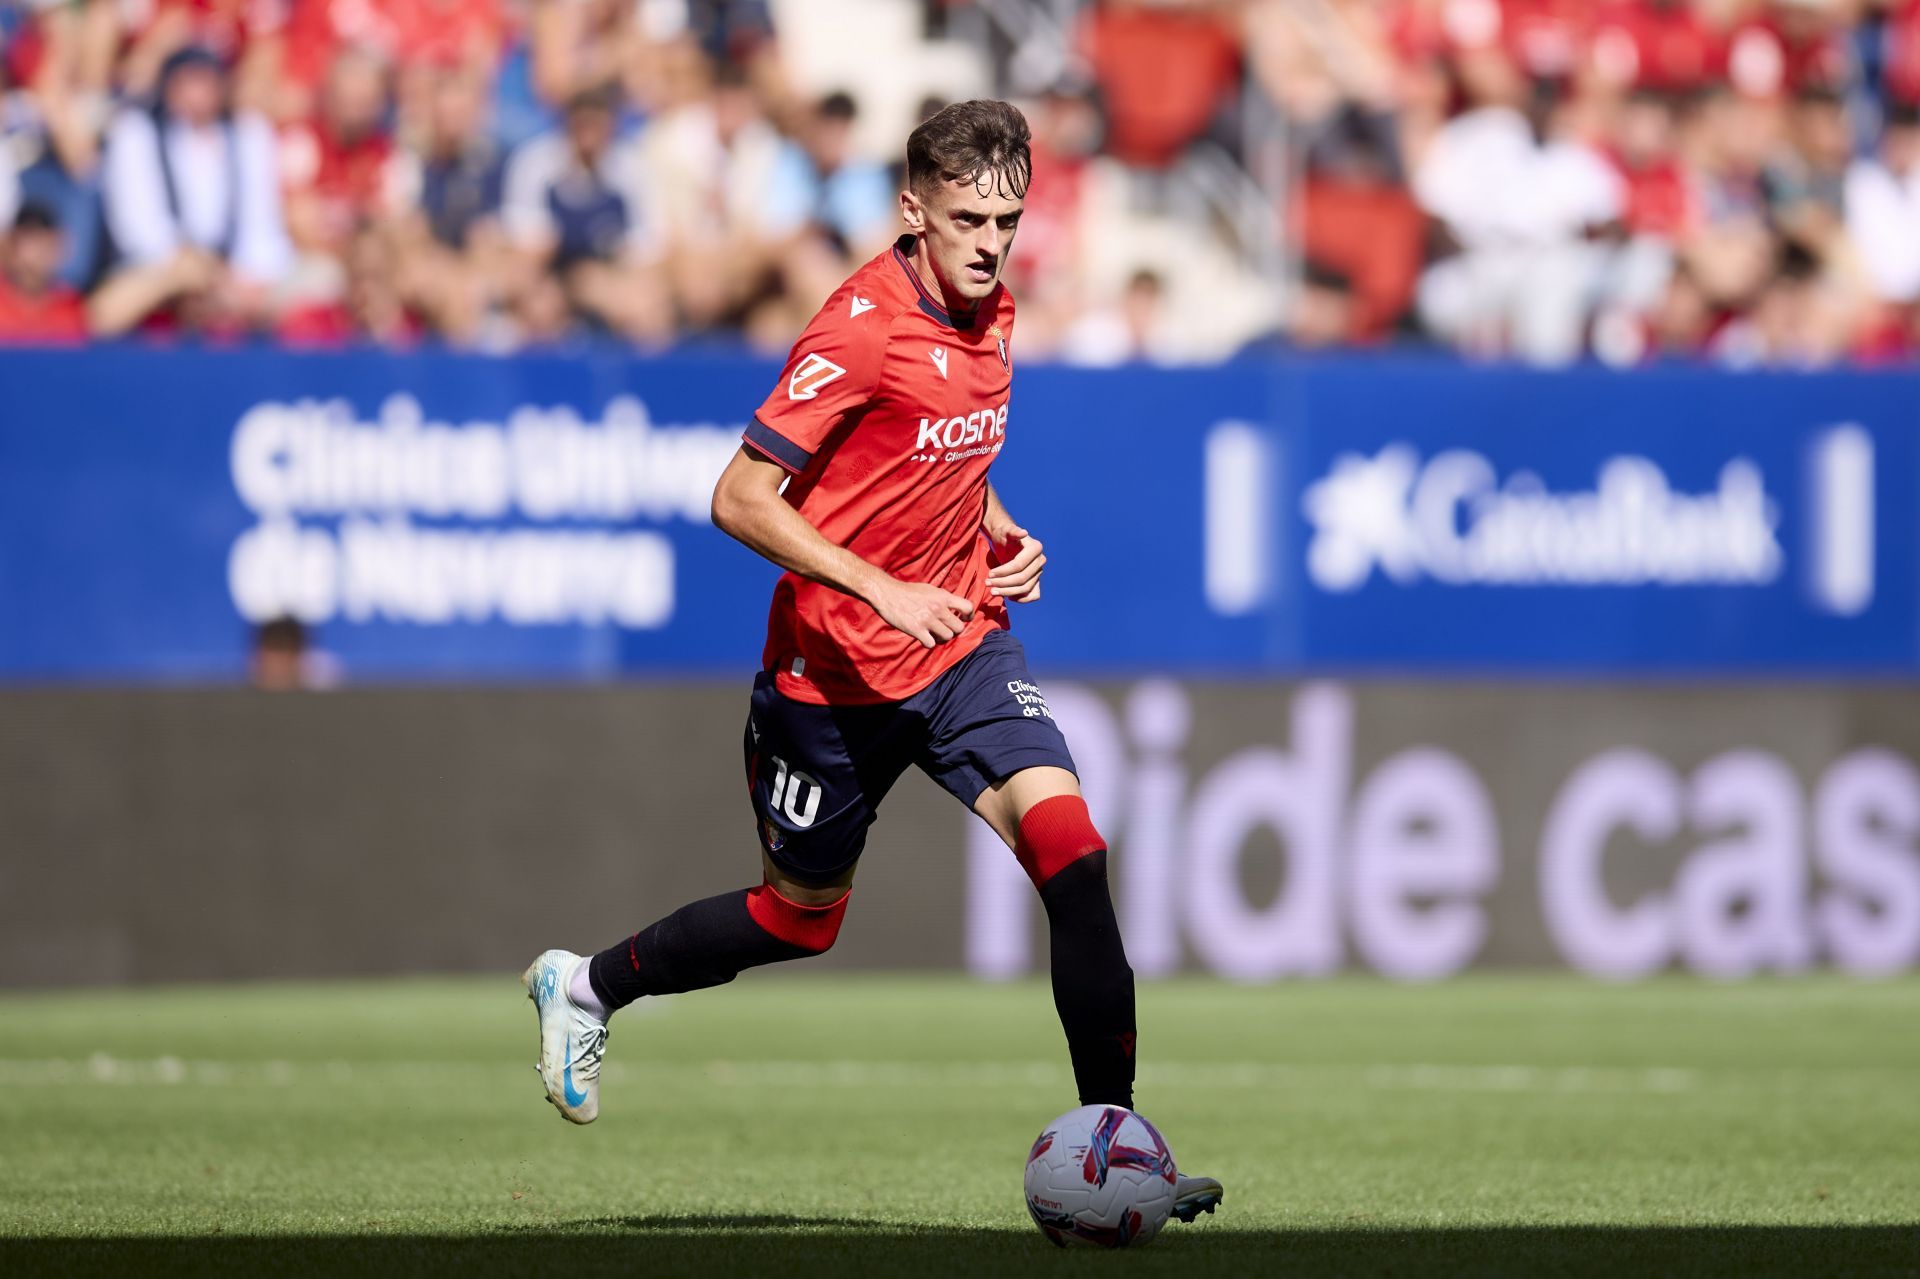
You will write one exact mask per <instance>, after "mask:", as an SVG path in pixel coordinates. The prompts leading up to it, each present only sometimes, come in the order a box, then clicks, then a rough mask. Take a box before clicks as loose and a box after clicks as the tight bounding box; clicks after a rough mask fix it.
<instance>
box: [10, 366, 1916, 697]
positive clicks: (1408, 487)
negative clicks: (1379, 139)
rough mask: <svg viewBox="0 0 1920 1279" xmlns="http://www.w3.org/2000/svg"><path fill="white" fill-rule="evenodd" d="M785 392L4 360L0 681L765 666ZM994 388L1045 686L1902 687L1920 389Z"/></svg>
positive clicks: (1912, 655) (1559, 383)
mask: <svg viewBox="0 0 1920 1279" xmlns="http://www.w3.org/2000/svg"><path fill="white" fill-rule="evenodd" d="M777 375H778V369H777V367H776V366H775V365H774V364H773V363H771V362H769V361H766V360H763V359H758V358H755V357H751V356H747V355H741V354H701V353H677V354H673V355H669V356H661V357H654V358H645V359H643V358H637V357H632V356H628V355H625V354H622V353H619V352H615V351H612V350H602V351H597V352H594V353H591V354H586V355H567V356H559V355H553V356H526V357H516V358H513V359H490V358H484V357H477V356H458V355H452V354H444V353H419V354H409V355H398V356H396V355H389V354H374V353H358V354H340V355H317V354H293V353H284V352H267V351H228V352H219V351H199V350H167V351H160V350H151V349H135V348H127V349H116V348H106V349H100V350H93V351H83V352H68V353H49V352H16V353H6V354H0V404H4V406H5V408H4V410H0V679H4V680H7V681H12V682H21V681H30V680H45V679H106V680H147V679H159V680H183V681H196V680H224V679H230V678H234V677H235V676H237V675H238V674H239V673H240V672H242V671H243V670H244V669H245V665H246V656H247V652H248V646H249V642H250V634H251V628H252V626H253V625H254V624H257V623H259V622H261V621H264V620H267V619H269V618H272V617H275V616H280V615H283V614H290V615H293V616H296V617H299V618H301V619H302V620H304V621H305V622H307V623H308V624H309V625H310V626H311V627H312V628H313V630H314V632H315V633H316V635H317V636H318V637H319V641H320V643H321V644H322V645H323V646H324V647H325V648H326V649H327V650H328V651H329V652H330V653H331V654H332V655H333V656H334V657H336V658H337V659H338V660H339V662H340V664H341V665H342V666H343V667H344V669H345V671H346V673H347V674H348V676H349V677H351V678H353V679H365V680H380V679H421V678H426V679H575V678H604V677H612V676H622V675H633V676H643V677H670V676H673V675H677V674H693V673H708V674H738V673H740V672H742V671H745V670H751V669H752V668H753V667H754V666H755V665H756V664H757V663H758V660H759V648H760V639H761V635H762V633H763V631H764V625H765V610H766V607H767V602H768V598H769V594H770V590H771V586H772V583H773V579H774V577H775V576H776V573H775V571H774V570H773V569H771V568H770V567H769V566H767V565H766V564H764V563H762V562H761V561H759V560H758V559H757V558H756V557H754V556H753V555H752V554H751V553H749V552H748V551H746V550H745V549H744V548H742V547H740V546H738V545H736V544H734V543H733V542H732V541H731V540H730V539H728V538H727V537H725V536H724V535H722V534H720V533H719V532H718V531H716V530H715V529H714V528H713V527H712V526H711V524H710V523H709V521H708V518H707V501H708V496H709V493H710V491H711V486H712V482H713V479H714V477H715V476H716V475H717V474H718V472H719V470H720V468H721V467H722V466H724V465H725V462H726V460H727V458H728V457H729V456H731V454H732V452H733V450H734V449H735V448H736V447H737V442H738V438H739V434H740V431H741V428H742V426H743V425H744V423H745V422H746V421H747V419H748V417H749V416H750V415H751V413H752V411H753V409H754V408H755V407H756V406H757V405H758V403H759V402H760V400H761V399H762V398H763V397H764V395H765V394H766V392H767V389H768V388H769V387H770V386H772V385H773V383H774V380H775V378H776V377H777ZM1015 388H1016V392H1017V393H1016V395H1015V396H1014V401H1013V406H1012V412H1011V415H1010V418H1009V424H1008V431H1007V437H1006V445H1005V449H1004V452H1003V454H1002V456H1001V457H1000V458H999V460H998V461H997V463H996V465H995V469H994V482H995V484H996V486H997V488H998V489H999V491H1000V492H1001V494H1002V495H1003V497H1004V498H1005V500H1006V502H1007V504H1008V506H1009V508H1010V509H1011V510H1012V511H1013V512H1014V514H1015V515H1016V517H1018V518H1019V519H1021V520H1022V521H1023V522H1025V523H1026V524H1027V526H1028V527H1029V528H1031V529H1032V530H1033V531H1034V533H1035V534H1036V535H1037V536H1039V537H1041V538H1042V539H1044V540H1045V541H1046V543H1047V547H1048V556H1049V568H1048V572H1047V577H1046V583H1045V598H1044V599H1043V600H1042V601H1041V602H1039V603H1038V604H1036V605H1033V606H1031V607H1026V608H1020V609H1017V610H1016V617H1015V625H1016V628H1017V629H1018V630H1019V631H1020V632H1021V634H1022V635H1023V636H1024V637H1025V638H1026V639H1027V642H1028V646H1029V649H1030V651H1031V653H1032V655H1033V657H1034V659H1035V662H1036V664H1037V665H1039V666H1041V667H1043V668H1044V669H1047V670H1053V671H1062V672H1067V671H1071V672H1075V673H1087V674H1100V673H1122V672H1137V671H1148V670H1170V671H1181V672H1187V673H1191V674H1210V673H1211V674H1222V675H1243V674H1261V673H1274V674H1298V673H1301V672H1306V671H1314V670H1333V671H1394V672H1409V673H1428V674H1446V673H1462V674H1489V673H1500V672H1530V673H1531V672H1537V673H1543V674H1550V673H1568V674H1579V675H1588V674H1598V675H1606V674H1614V673H1618V674H1636V673H1639V674H1644V673H1658V672H1686V673H1699V674H1713V673H1720V672H1724V673H1730V674H1756V673H1781V674H1794V673H1803V674H1828V673H1856V674H1889V673H1891V674H1901V673H1915V672H1920V584H1917V583H1916V574H1920V545H1917V544H1916V543H1917V541H1920V521H1917V517H1916V514H1915V512H1916V509H1920V504H1917V503H1916V500H1915V499H1916V497H1920V494H1917V493H1916V491H1915V485H1916V477H1920V375H1915V374H1820V375H1738V376H1736V375H1729V374H1720V373H1714V372H1708V371H1701V370H1679V369H1675V370H1655V371H1649V372H1642V373H1636V374H1632V375H1621V374H1614V373H1607V372H1602V371H1574V372H1565V373H1553V374H1545V373H1528V372H1520V371H1511V370H1488V369H1479V368H1471V367H1467V366H1463V365H1460V364H1458V363H1455V362H1452V361H1444V360H1418V359H1406V358H1394V359H1366V360H1362V359H1357V358H1356V359H1348V360H1335V361H1325V362H1323V361H1315V362H1304V361H1302V362H1296V361H1287V360H1261V361H1243V362H1236V363H1234V364H1231V365H1228V366H1225V367H1222V368H1216V369H1207V370H1163V369H1151V368H1144V367H1140V368H1127V369H1120V370H1112V371H1086V370H1071V369H1060V368H1044V367H1031V368H1021V369H1020V370H1019V373H1018V376H1017V377H1016V379H1015ZM935 408H937V406H929V411H930V413H932V412H933V410H934V409H935ZM905 443H907V444H911V443H913V442H912V441H907V442H905Z"/></svg>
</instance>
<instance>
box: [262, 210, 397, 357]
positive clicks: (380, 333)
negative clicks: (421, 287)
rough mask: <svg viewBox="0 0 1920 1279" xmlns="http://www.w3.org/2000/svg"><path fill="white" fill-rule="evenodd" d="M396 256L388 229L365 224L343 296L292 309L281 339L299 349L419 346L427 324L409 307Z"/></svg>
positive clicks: (349, 257) (353, 247) (348, 261)
mask: <svg viewBox="0 0 1920 1279" xmlns="http://www.w3.org/2000/svg"><path fill="white" fill-rule="evenodd" d="M395 257H396V255H395V253H394V246H393V239H392V237H391V236H390V235H389V234H388V233H387V232H386V230H385V229H383V228H381V227H378V226H373V225H363V226H361V227H360V228H359V229H358V230H357V231H355V232H354V234H353V237H352V239H351V240H350V241H349V242H348V245H347V248H346V253H345V263H344V265H345V269H346V288H345V290H344V294H343V296H342V297H340V298H338V299H336V300H333V301H329V302H314V303H310V304H308V305H307V306H305V307H301V308H298V309H296V310H293V311H290V312H289V313H288V314H287V315H286V316H284V317H283V318H282V319H281V321H280V326H279V329H278V334H279V337H280V340H281V341H283V342H285V343H287V344H288V345H289V346H298V347H339V346H350V345H353V344H355V343H361V342H375V343H378V344H380V345H381V346H385V347H388V348H395V349H404V348H406V347H409V346H412V345H413V344H414V343H416V342H418V341H419V340H420V338H421V336H422V334H423V333H424V332H425V325H424V323H423V322H422V320H421V318H420V316H419V315H418V314H416V313H415V312H414V311H413V309H412V308H411V307H409V306H408V304H407V300H406V296H405V294H404V293H403V292H402V287H401V286H402V281H403V279H404V278H405V277H404V273H403V272H402V271H401V270H400V266H399V263H398V262H397V261H396V260H395Z"/></svg>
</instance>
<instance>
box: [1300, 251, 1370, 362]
mask: <svg viewBox="0 0 1920 1279" xmlns="http://www.w3.org/2000/svg"><path fill="white" fill-rule="evenodd" d="M1360 322H1361V312H1360V301H1359V298H1358V297H1357V296H1356V294H1355V289H1354V281H1353V278H1352V277H1351V276H1349V275H1347V274H1346V272H1344V271H1341V270H1339V269H1338V268H1335V267H1330V266H1326V265H1323V264H1321V263H1318V262H1313V261H1309V262H1308V263H1307V264H1306V266H1305V267H1304V269H1303V270H1302V271H1301V273H1300V283H1299V287H1298V288H1297V289H1295V291H1294V296H1293V300H1292V305H1290V306H1289V307H1288V308H1287V341H1288V342H1289V343H1290V344H1291V345H1293V346H1295V347H1298V348H1299V349H1301V350H1305V351H1313V350H1323V349H1326V348H1329V347H1341V346H1351V345H1353V344H1354V343H1355V341H1356V340H1357V339H1358V338H1359V336H1360Z"/></svg>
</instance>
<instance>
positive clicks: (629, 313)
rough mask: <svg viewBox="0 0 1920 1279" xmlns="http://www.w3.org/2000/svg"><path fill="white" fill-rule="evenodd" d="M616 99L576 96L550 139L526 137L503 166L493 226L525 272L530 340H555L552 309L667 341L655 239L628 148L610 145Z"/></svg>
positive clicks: (595, 93) (604, 94) (600, 93)
mask: <svg viewBox="0 0 1920 1279" xmlns="http://www.w3.org/2000/svg"><path fill="white" fill-rule="evenodd" d="M618 103H619V100H618V97H617V95H616V94H615V93H614V91H613V90H611V89H605V88H602V89H597V90H592V91H589V92H586V93H582V94H579V95H578V96H576V97H575V98H574V99H573V101H571V102H570V103H568V104H567V112H566V122H565V125H564V127H563V129H562V130H561V131H560V132H558V133H551V134H547V135H544V136H542V137H538V138H535V139H533V140H532V141H531V142H528V143H526V144H525V145H523V146H522V147H521V148H520V149H519V150H518V151H516V152H515V153H514V154H513V156H512V158H511V159H510V160H509V162H508V165H507V172H506V179H505V204H504V207H503V210H502V220H503V222H504V224H505V227H506V233H507V238H508V240H509V241H510V242H511V243H512V244H513V246H514V247H515V249H516V250H517V251H518V252H519V254H520V255H521V257H522V262H523V265H524V266H525V267H526V268H528V269H529V272H530V278H523V281H522V285H521V288H520V289H519V290H518V292H519V293H520V294H521V299H520V300H521V302H522V303H523V307H522V317H523V320H524V322H525V323H526V325H527V327H528V329H529V331H530V333H532V334H533V335H535V336H539V337H550V336H555V334H554V333H553V332H552V326H553V321H554V320H555V318H556V316H557V312H556V307H557V305H558V304H560V303H562V302H564V304H565V306H566V308H568V309H570V310H571V311H572V312H574V313H577V314H579V315H580V316H582V317H583V318H586V319H588V320H589V321H591V322H593V323H595V324H599V325H601V326H603V327H605V328H607V329H609V330H611V331H612V332H615V333H619V334H622V335H624V336H626V337H629V338H633V339H635V340H638V341H658V340H661V339H663V338H665V337H666V336H667V333H668V325H669V321H670V314H669V312H668V309H667V304H666V295H665V294H664V292H663V291H662V289H661V287H660V283H659V279H658V272H657V261H658V257H659V253H658V249H657V247H656V246H657V240H656V238H655V237H656V232H655V231H654V228H653V226H652V224H651V223H650V221H649V218H650V211H649V210H648V208H647V206H646V200H645V196H646V192H644V191H643V189H642V187H641V183H640V175H639V169H638V166H637V164H636V163H635V156H634V151H633V148H632V146H631V145H630V144H628V143H625V142H621V141H618V140H617V139H616V138H615V116H616V109H617V107H618Z"/></svg>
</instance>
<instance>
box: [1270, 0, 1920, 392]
mask: <svg viewBox="0 0 1920 1279" xmlns="http://www.w3.org/2000/svg"><path fill="white" fill-rule="evenodd" d="M1260 10H1261V18H1260V32H1259V34H1258V36H1257V38H1255V39H1253V40H1252V41H1251V43H1250V46H1249V47H1250V49H1253V50H1257V53H1256V54H1255V55H1254V56H1255V62H1256V67H1257V74H1258V75H1259V77H1260V79H1261V82H1262V83H1263V84H1264V85H1265V86H1267V88H1268V90H1269V91H1270V92H1271V93H1272V94H1273V95H1274V98H1275V101H1276V102H1278V103H1279V104H1281V106H1282V108H1283V111H1284V114H1285V116H1286V117H1287V119H1289V120H1290V121H1292V122H1293V125H1294V128H1295V130H1296V134H1295V137H1296V150H1297V153H1298V155H1299V160H1298V164H1297V167H1296V172H1297V173H1298V174H1299V189H1298V198H1297V199H1296V201H1295V205H1294V212H1295V214H1296V229H1297V231H1298V233H1299V235H1300V237H1301V242H1302V244H1303V245H1304V260H1305V269H1304V271H1303V273H1302V274H1303V289H1302V297H1301V299H1300V302H1301V303H1302V305H1301V307H1300V308H1299V309H1300V310H1301V311H1305V312H1308V313H1311V314H1312V315H1315V316H1317V317H1318V319H1317V320H1316V319H1313V318H1308V317H1302V316H1300V315H1298V314H1297V315H1296V318H1295V323H1296V324H1301V323H1304V324H1305V325H1306V327H1307V328H1308V329H1309V330H1310V331H1311V332H1312V334H1313V336H1314V337H1316V338H1318V337H1325V336H1327V335H1328V334H1330V333H1331V334H1337V335H1338V338H1339V340H1345V341H1351V340H1355V339H1358V340H1363V341H1371V340H1377V339H1379V338H1381V337H1383V336H1385V335H1388V334H1392V333H1412V334H1418V335H1424V336H1426V337H1429V338H1431V339H1433V340H1436V341H1439V342H1442V343H1445V344H1448V345H1450V346H1454V347H1457V348H1460V349H1463V350H1466V351H1469V352H1473V353H1478V354H1485V355H1506V356H1517V357H1520V358H1524V359H1528V360H1531V361H1536V362H1543V363H1554V362H1563V361H1568V360H1572V359H1576V358H1580V357H1582V356H1583V355H1591V356H1596V357H1598V358H1600V359H1603V360H1606V361H1608V362H1610V363H1614V364H1633V363H1638V362H1642V361H1646V360H1650V359H1657V358H1663V357H1684V358H1710V359H1713V360H1716V361H1720V362H1724V363H1726V364H1730V365H1735V366H1787V367H1805V366H1822V365H1828V364H1833V363H1836V362H1842V361H1864V362H1880V361H1887V360H1894V359H1901V358H1913V357H1914V356H1915V355H1916V354H1917V353H1920V107H1917V106H1916V104H1920V3H1916V2H1915V0H1596V2H1593V3H1583V2H1580V0H1408V2H1406V3H1375V2H1371V0H1307V2H1303V3H1291V2H1288V0H1275V2H1274V3H1271V4H1267V5H1262V6H1260Z"/></svg>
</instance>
